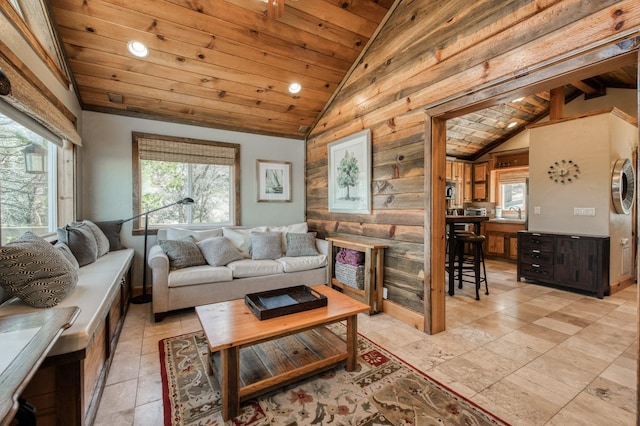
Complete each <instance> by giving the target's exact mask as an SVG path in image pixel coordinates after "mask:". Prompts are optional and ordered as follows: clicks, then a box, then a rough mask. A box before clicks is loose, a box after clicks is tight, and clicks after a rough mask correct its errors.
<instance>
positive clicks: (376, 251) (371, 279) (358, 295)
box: [326, 237, 388, 315]
mask: <svg viewBox="0 0 640 426" xmlns="http://www.w3.org/2000/svg"><path fill="white" fill-rule="evenodd" d="M326 240H327V241H328V242H329V251H328V252H329V256H331V258H330V259H328V269H329V271H328V273H329V282H330V286H331V287H332V288H337V289H339V290H340V291H342V292H343V293H344V294H346V295H348V296H350V297H352V298H354V299H356V300H359V301H361V302H363V303H366V304H367V305H369V307H370V309H369V315H371V314H376V313H378V312H380V311H381V310H382V292H383V291H382V286H383V284H384V249H385V248H387V247H388V246H386V245H384V244H372V243H368V242H365V241H354V240H347V239H343V238H333V237H328V238H326ZM341 248H347V249H352V250H357V251H360V252H363V253H364V254H365V256H364V259H365V261H364V267H365V268H364V269H365V274H364V288H363V289H362V290H360V289H358V288H355V287H351V286H348V285H346V284H343V283H341V282H340V281H338V280H337V279H336V277H335V272H334V263H335V261H336V254H337V253H338V251H339V249H341Z"/></svg>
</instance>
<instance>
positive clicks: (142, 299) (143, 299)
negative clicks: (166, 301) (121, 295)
mask: <svg viewBox="0 0 640 426" xmlns="http://www.w3.org/2000/svg"><path fill="white" fill-rule="evenodd" d="M193 203H194V201H193V198H189V197H187V198H183V199H182V200H180V201H176V202H175V203H171V204H167V205H166V206H162V207H158V208H157V209H153V210H149V211H147V212H144V213H140V214H139V215H136V216H134V217H130V218H129V219H125V220H123V221H122V223H125V222H129V221H130V220H133V219H137V218H139V217H141V216H144V260H143V261H142V294H141V295H140V296H136V297H133V298H131V303H135V304H142V303H149V302H151V299H152V297H153V295H152V294H150V293H147V231H148V230H149V213H153V212H157V211H158V210H162V209H166V208H167V207H171V206H176V205H178V204H182V205H185V206H188V205H191V204H193Z"/></svg>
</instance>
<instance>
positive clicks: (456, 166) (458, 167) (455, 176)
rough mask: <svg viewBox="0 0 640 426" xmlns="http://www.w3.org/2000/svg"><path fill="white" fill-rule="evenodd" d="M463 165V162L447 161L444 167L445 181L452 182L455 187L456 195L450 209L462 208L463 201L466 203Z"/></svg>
mask: <svg viewBox="0 0 640 426" xmlns="http://www.w3.org/2000/svg"><path fill="white" fill-rule="evenodd" d="M465 164H466V163H464V162H463V161H456V160H447V162H446V165H445V166H446V168H445V177H446V180H448V181H451V182H454V183H455V185H456V195H455V198H454V199H453V200H452V202H451V206H452V207H462V205H463V203H464V201H466V198H465V188H464V172H465Z"/></svg>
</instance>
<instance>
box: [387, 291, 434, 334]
mask: <svg viewBox="0 0 640 426" xmlns="http://www.w3.org/2000/svg"><path fill="white" fill-rule="evenodd" d="M382 312H384V313H385V314H387V315H389V316H390V317H392V318H395V319H397V320H400V321H402V322H404V323H405V324H409V325H411V326H413V327H414V328H415V329H417V330H420V331H422V332H424V315H422V314H420V313H418V312H416V311H412V310H411V309H408V308H405V307H404V306H401V305H398V304H397V303H394V302H392V301H390V300H386V299H385V300H383V301H382Z"/></svg>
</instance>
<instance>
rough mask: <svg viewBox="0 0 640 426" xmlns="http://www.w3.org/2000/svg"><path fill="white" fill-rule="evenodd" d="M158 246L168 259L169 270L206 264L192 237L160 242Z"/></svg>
mask: <svg viewBox="0 0 640 426" xmlns="http://www.w3.org/2000/svg"><path fill="white" fill-rule="evenodd" d="M158 244H160V247H162V250H164V252H165V253H166V254H167V257H169V268H171V269H182V268H188V267H189V266H199V265H206V264H207V262H206V261H205V260H204V257H203V256H202V252H201V251H200V249H199V248H198V245H197V244H196V243H195V241H193V237H190V236H189V237H186V238H181V239H179V240H160V241H158Z"/></svg>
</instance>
